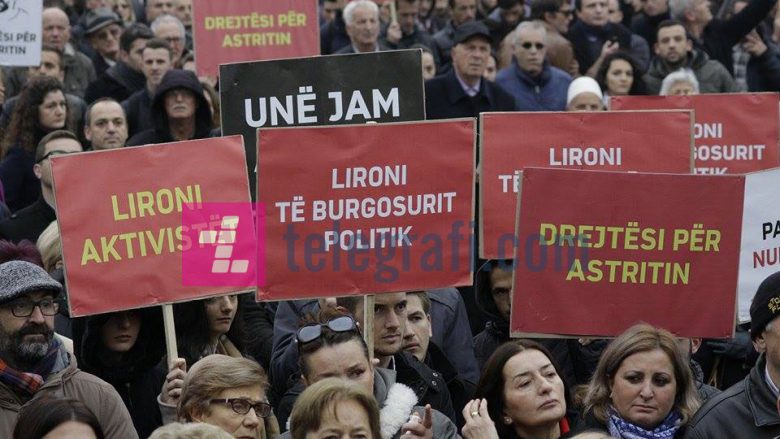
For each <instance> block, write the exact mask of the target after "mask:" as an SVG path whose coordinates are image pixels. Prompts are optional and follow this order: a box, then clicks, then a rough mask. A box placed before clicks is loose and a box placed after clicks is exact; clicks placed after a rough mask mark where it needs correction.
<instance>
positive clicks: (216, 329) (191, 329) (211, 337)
mask: <svg viewBox="0 0 780 439" xmlns="http://www.w3.org/2000/svg"><path fill="white" fill-rule="evenodd" d="M173 314H174V318H175V320H176V326H177V327H178V328H186V330H179V331H176V343H177V347H178V351H179V357H180V358H177V359H175V360H173V361H172V362H170V363H168V366H169V367H168V375H167V376H166V378H165V384H164V385H163V388H162V392H161V393H160V398H159V403H160V406H161V410H164V411H169V409H171V408H172V407H173V406H175V405H176V403H177V400H178V397H179V395H180V393H181V386H182V380H183V379H184V375H185V373H186V371H187V367H189V366H192V365H193V364H195V362H197V361H198V360H200V359H201V358H204V357H207V356H209V355H212V354H222V355H227V356H230V357H235V358H242V357H243V356H244V331H243V327H242V322H243V319H242V317H241V307H240V305H239V301H238V297H237V296H236V295H229V296H218V297H211V298H209V299H204V300H198V301H192V302H184V303H177V304H175V305H174V306H173ZM166 416H167V414H166V413H165V412H163V422H164V423H165V422H166Z"/></svg>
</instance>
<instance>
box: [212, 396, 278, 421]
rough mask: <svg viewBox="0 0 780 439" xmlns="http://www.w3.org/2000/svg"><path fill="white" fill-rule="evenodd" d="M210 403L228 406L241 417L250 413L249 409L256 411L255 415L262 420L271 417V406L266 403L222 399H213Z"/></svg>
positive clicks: (243, 399)
mask: <svg viewBox="0 0 780 439" xmlns="http://www.w3.org/2000/svg"><path fill="white" fill-rule="evenodd" d="M209 403H211V404H217V403H219V404H227V405H229V406H230V408H231V409H233V411H234V412H236V413H238V414H239V415H245V414H247V413H249V409H255V414H256V415H257V416H260V417H261V418H267V417H269V416H271V404H268V403H267V402H265V401H259V402H253V401H252V400H251V399H247V398H221V399H212V400H210V401H209Z"/></svg>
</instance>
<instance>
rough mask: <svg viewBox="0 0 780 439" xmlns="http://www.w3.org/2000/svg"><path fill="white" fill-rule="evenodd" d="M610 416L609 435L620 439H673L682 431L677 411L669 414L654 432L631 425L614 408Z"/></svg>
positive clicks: (609, 413) (608, 422) (610, 411)
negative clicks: (678, 431)
mask: <svg viewBox="0 0 780 439" xmlns="http://www.w3.org/2000/svg"><path fill="white" fill-rule="evenodd" d="M608 416H609V418H608V419H607V429H608V430H609V434H610V435H611V436H612V437H615V438H620V439H672V438H673V437H674V435H675V433H677V430H679V429H680V413H678V412H677V411H676V410H672V411H671V412H669V415H668V416H666V418H665V419H664V420H663V421H662V422H661V424H660V425H659V426H658V427H656V428H654V429H653V430H645V429H644V428H642V427H639V426H637V425H634V424H631V423H629V422H628V421H626V420H625V419H623V418H621V417H620V415H618V414H617V412H616V411H615V409H613V408H610V409H609V412H608Z"/></svg>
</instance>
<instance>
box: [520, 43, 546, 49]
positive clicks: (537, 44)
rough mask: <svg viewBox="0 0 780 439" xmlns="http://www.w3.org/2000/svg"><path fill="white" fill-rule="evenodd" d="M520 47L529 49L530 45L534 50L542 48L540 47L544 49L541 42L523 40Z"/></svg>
mask: <svg viewBox="0 0 780 439" xmlns="http://www.w3.org/2000/svg"><path fill="white" fill-rule="evenodd" d="M520 47H522V48H523V49H525V50H531V48H532V47H535V48H536V50H542V49H544V44H542V43H530V42H525V43H523V44H521V45H520Z"/></svg>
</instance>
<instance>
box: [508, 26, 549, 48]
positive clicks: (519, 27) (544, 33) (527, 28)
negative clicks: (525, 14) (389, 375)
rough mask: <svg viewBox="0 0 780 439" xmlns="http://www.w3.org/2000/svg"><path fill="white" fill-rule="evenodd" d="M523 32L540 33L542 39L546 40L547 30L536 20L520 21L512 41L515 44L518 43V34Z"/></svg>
mask: <svg viewBox="0 0 780 439" xmlns="http://www.w3.org/2000/svg"><path fill="white" fill-rule="evenodd" d="M524 30H535V31H540V32H541V33H542V38H547V29H546V28H545V27H544V25H543V24H542V22H540V21H537V20H531V21H522V22H520V24H518V25H517V27H516V28H515V41H514V43H515V44H519V43H520V32H522V31H524Z"/></svg>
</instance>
